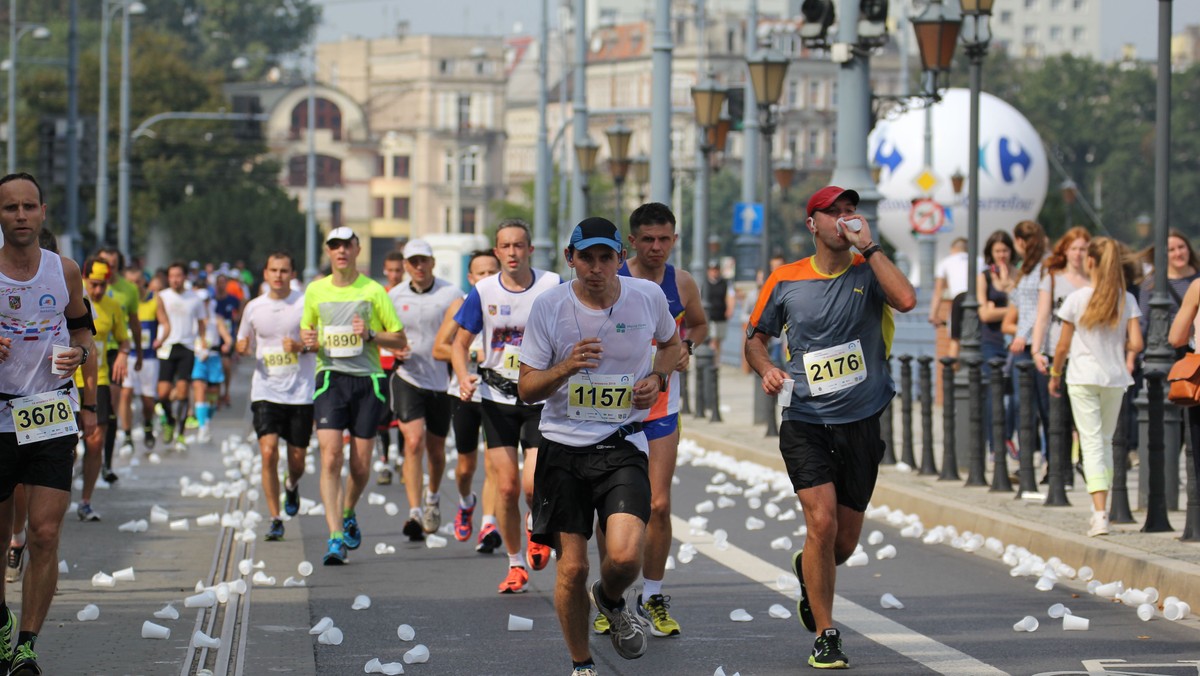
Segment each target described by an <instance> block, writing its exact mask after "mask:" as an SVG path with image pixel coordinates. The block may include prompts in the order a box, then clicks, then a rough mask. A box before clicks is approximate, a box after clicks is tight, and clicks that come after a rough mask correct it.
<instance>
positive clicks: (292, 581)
mask: <svg viewBox="0 0 1200 676" xmlns="http://www.w3.org/2000/svg"><path fill="white" fill-rule="evenodd" d="M307 585H308V583H306V582H305V581H304V578H300V579H299V580H297V579H296V578H294V577H292V576H291V575H289V576H288V578H287V579H286V580H284V581H283V586H285V587H305V586H307Z"/></svg>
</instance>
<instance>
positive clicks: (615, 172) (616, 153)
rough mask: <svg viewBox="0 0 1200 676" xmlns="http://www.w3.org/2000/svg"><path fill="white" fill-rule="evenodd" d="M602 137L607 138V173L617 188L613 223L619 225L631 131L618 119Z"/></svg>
mask: <svg viewBox="0 0 1200 676" xmlns="http://www.w3.org/2000/svg"><path fill="white" fill-rule="evenodd" d="M604 135H605V136H607V137H608V171H609V173H611V174H612V180H613V184H614V185H615V186H616V187H617V190H616V199H617V208H616V212H615V214H616V218H614V219H613V222H614V223H616V224H617V225H620V224H621V221H622V220H624V219H622V218H621V211H622V210H623V209H624V207H625V205H624V199H623V197H624V189H625V177H626V176H627V175H628V174H629V139H630V138H631V137H632V136H633V130H632V129H630V128H629V127H626V126H625V123H624V122H622V121H621V120H620V118H618V119H617V123H616V124H614V125H613V126H611V127H609V128H608V129H605V130H604Z"/></svg>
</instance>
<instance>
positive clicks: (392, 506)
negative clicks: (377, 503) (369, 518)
mask: <svg viewBox="0 0 1200 676" xmlns="http://www.w3.org/2000/svg"><path fill="white" fill-rule="evenodd" d="M383 511H384V512H386V513H387V515H388V516H396V515H397V514H399V513H400V507H399V505H397V504H396V503H394V502H389V503H387V504H386V505H384V506H383Z"/></svg>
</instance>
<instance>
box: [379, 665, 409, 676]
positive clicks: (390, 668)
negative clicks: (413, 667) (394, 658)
mask: <svg viewBox="0 0 1200 676" xmlns="http://www.w3.org/2000/svg"><path fill="white" fill-rule="evenodd" d="M379 673H381V674H383V675H384V676H396V674H403V673H404V665H403V664H401V663H399V662H384V663H383V664H381V665H379Z"/></svg>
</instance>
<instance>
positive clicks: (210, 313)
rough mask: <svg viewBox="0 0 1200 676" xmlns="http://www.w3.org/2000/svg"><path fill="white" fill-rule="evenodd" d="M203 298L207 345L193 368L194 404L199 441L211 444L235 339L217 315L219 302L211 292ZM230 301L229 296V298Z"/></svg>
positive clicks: (198, 350) (198, 351) (198, 352)
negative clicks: (229, 355) (228, 360)
mask: <svg viewBox="0 0 1200 676" xmlns="http://www.w3.org/2000/svg"><path fill="white" fill-rule="evenodd" d="M197 295H199V296H200V297H202V298H204V301H203V303H204V319H205V321H204V329H203V331H202V333H203V335H204V345H203V346H199V345H198V346H197V347H196V352H195V355H196V359H195V363H194V364H193V366H192V402H193V405H194V407H195V410H196V423H197V425H198V426H199V430H198V431H197V432H196V441H197V442H199V443H202V444H203V443H208V442H209V441H211V440H212V428H211V427H210V426H209V425H210V423H211V421H212V414H213V412H214V411H215V410H216V408H217V403H218V401H219V399H220V395H221V392H220V388H221V384H222V383H224V382H225V355H227V354H229V353H230V352H232V351H233V343H234V341H233V336H232V335H230V333H229V328H228V327H227V326H226V322H225V318H224V317H222V316H221V315H220V314H218V313H217V300H216V298H214V297H213V296H212V293H211V292H210V291H209V290H208V289H201V290H200V292H199V293H198V294H197ZM227 297H228V296H227Z"/></svg>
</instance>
